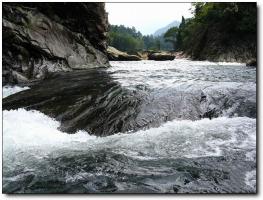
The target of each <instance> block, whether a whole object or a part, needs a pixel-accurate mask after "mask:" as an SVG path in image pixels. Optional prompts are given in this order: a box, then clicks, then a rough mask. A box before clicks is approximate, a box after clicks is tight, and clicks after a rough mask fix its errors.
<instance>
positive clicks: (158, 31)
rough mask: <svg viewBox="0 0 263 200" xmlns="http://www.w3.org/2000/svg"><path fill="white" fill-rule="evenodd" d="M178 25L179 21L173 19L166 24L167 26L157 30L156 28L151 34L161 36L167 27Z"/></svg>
mask: <svg viewBox="0 0 263 200" xmlns="http://www.w3.org/2000/svg"><path fill="white" fill-rule="evenodd" d="M179 25H180V22H179V21H173V22H172V23H170V24H168V25H167V26H165V27H163V28H160V29H158V30H156V31H155V32H154V34H153V36H155V37H157V36H161V35H163V34H164V33H165V32H166V31H168V29H170V28H172V27H178V26H179Z"/></svg>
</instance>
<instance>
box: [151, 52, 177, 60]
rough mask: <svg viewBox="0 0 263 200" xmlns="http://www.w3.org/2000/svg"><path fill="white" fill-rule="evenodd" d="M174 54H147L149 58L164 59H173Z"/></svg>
mask: <svg viewBox="0 0 263 200" xmlns="http://www.w3.org/2000/svg"><path fill="white" fill-rule="evenodd" d="M174 58H175V55H172V54H171V53H167V52H156V53H150V54H149V55H148V59H149V60H157V61H165V60H174Z"/></svg>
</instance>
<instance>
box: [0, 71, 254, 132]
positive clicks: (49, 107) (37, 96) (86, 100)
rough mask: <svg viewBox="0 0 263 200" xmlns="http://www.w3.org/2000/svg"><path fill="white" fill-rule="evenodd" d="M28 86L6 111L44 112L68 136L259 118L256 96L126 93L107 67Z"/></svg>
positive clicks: (235, 92) (5, 102) (9, 100)
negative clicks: (80, 132) (206, 120)
mask: <svg viewBox="0 0 263 200" xmlns="http://www.w3.org/2000/svg"><path fill="white" fill-rule="evenodd" d="M28 85H29V86H30V88H31V89H29V90H24V91H22V92H19V93H16V94H13V95H10V96H8V97H6V98H4V99H3V105H2V107H3V110H10V109H17V108H25V109H27V110H39V111H41V112H43V113H44V114H46V115H48V116H51V117H53V118H55V119H56V120H58V121H59V122H60V123H61V126H60V130H62V131H65V132H67V133H75V132H76V131H78V130H85V131H87V132H89V133H90V134H94V135H98V136H107V135H112V134H115V133H125V132H128V131H138V130H141V129H147V128H151V127H159V126H160V125H161V124H163V123H164V122H167V121H171V120H174V119H187V120H199V119H200V118H209V119H212V118H215V117H218V116H222V115H224V112H227V115H228V116H230V117H231V116H234V115H238V116H248V117H252V118H255V117H256V115H257V114H256V113H257V112H256V104H255V101H254V99H256V98H255V96H256V93H254V94H249V91H246V90H240V89H239V88H236V89H233V90H229V91H228V92H227V93H222V92H221V91H220V90H219V91H217V90H212V91H210V92H208V91H207V92H200V90H193V91H191V92H186V91H180V90H179V91H178V90H175V89H174V88H170V89H167V88H165V89H160V90H153V91H151V90H149V89H147V87H142V88H139V87H137V88H136V89H127V88H125V87H122V86H121V85H119V84H118V83H117V82H115V81H114V79H113V78H112V77H111V76H110V74H109V72H107V71H105V69H89V70H82V71H72V72H70V73H68V72H58V73H53V74H49V75H48V76H47V77H46V78H45V79H44V80H42V81H39V82H30V83H29V84H28ZM24 86H26V84H24ZM182 99H184V100H183V101H182ZM200 99H201V100H200ZM236 102H240V103H239V104H237V103H236Z"/></svg>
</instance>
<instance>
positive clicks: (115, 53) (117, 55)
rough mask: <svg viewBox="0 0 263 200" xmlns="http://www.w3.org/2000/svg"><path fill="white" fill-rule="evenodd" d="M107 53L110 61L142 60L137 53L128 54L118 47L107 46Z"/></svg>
mask: <svg viewBox="0 0 263 200" xmlns="http://www.w3.org/2000/svg"><path fill="white" fill-rule="evenodd" d="M107 55H108V58H109V60H112V61H139V60H142V59H141V58H140V57H139V56H137V55H129V54H127V53H126V52H122V51H119V50H118V49H116V48H114V47H111V46H109V47H108V48H107Z"/></svg>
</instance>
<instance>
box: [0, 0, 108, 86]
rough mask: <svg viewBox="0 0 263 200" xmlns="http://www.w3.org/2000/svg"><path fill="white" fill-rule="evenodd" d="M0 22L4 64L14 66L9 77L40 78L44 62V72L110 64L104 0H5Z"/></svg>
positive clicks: (8, 66)
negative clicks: (12, 0) (31, 0)
mask: <svg viewBox="0 0 263 200" xmlns="http://www.w3.org/2000/svg"><path fill="white" fill-rule="evenodd" d="M93 19H96V20H93ZM2 27H3V40H2V41H3V69H4V70H9V69H11V68H12V70H14V71H16V72H18V73H10V74H9V75H6V79H5V80H10V81H12V80H14V82H13V83H16V82H23V81H26V82H27V81H28V80H31V79H32V80H34V79H39V78H40V79H42V78H43V73H42V72H41V71H39V70H41V69H42V68H43V67H45V66H47V67H45V68H46V69H47V71H48V72H57V71H72V70H83V69H89V68H96V67H108V66H109V63H108V58H107V55H106V53H105V52H106V45H105V44H106V39H107V38H106V33H107V31H108V20H107V14H106V12H105V8H104V3H88V2H86V3H51V2H50V3H4V4H3V25H2ZM10 41H12V42H10ZM32 63H33V66H32ZM39 63H42V64H39ZM57 63H62V64H57ZM29 66H30V67H29ZM7 76H13V77H12V78H11V77H7ZM5 82H6V83H5V84H8V81H5ZM10 83H11V82H10ZM11 84H12V83H11Z"/></svg>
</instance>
